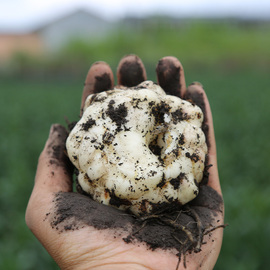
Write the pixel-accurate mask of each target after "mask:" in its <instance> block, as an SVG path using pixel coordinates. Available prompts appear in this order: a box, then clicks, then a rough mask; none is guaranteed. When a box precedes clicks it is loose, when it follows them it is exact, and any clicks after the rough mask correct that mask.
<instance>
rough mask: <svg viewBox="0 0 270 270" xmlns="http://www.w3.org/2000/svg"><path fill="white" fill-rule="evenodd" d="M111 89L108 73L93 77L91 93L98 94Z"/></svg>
mask: <svg viewBox="0 0 270 270" xmlns="http://www.w3.org/2000/svg"><path fill="white" fill-rule="evenodd" d="M111 88H112V81H111V77H110V74H109V73H104V74H103V75H101V76H96V77H95V85H94V92H93V93H100V92H103V91H107V90H109V89H111Z"/></svg>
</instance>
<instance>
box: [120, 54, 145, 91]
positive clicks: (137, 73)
mask: <svg viewBox="0 0 270 270" xmlns="http://www.w3.org/2000/svg"><path fill="white" fill-rule="evenodd" d="M117 78H118V84H119V85H123V86H127V87H132V86H136V85H138V84H140V83H141V82H143V81H145V80H146V71H145V68H144V65H143V62H142V61H141V59H140V58H139V57H138V56H136V55H127V56H125V57H123V58H122V59H121V61H120V62H119V64H118V69H117Z"/></svg>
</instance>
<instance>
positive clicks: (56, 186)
mask: <svg viewBox="0 0 270 270" xmlns="http://www.w3.org/2000/svg"><path fill="white" fill-rule="evenodd" d="M66 138H67V131H66V130H65V128H64V127H63V126H61V125H58V124H55V125H52V127H51V129H50V134H49V138H48V140H47V142H46V145H45V147H44V149H43V151H42V153H41V155H40V157H39V162H38V166H37V172H36V178H35V189H38V190H42V193H46V192H60V191H62V192H69V191H72V170H73V169H72V168H73V167H72V165H71V163H70V161H69V159H68V157H67V155H66V147H65V142H66Z"/></svg>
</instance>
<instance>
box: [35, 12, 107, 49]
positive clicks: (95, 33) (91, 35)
mask: <svg viewBox="0 0 270 270" xmlns="http://www.w3.org/2000/svg"><path fill="white" fill-rule="evenodd" d="M110 29H111V25H110V23H109V22H107V21H105V20H103V19H102V18H100V17H98V16H96V15H94V14H92V13H90V12H88V11H85V10H77V11H75V12H73V13H71V14H68V15H66V16H64V17H61V18H59V19H56V20H54V21H52V22H50V23H48V24H45V25H43V26H42V27H39V28H37V29H36V30H35V31H34V32H35V33H36V34H37V35H38V36H39V37H40V38H41V40H42V42H43V44H44V46H45V49H48V50H50V51H55V50H58V49H60V48H62V47H63V46H64V45H66V44H67V43H68V42H70V41H72V40H83V41H87V42H91V41H92V40H94V39H98V38H101V37H104V36H105V35H106V34H107V33H108V31H109V30H110Z"/></svg>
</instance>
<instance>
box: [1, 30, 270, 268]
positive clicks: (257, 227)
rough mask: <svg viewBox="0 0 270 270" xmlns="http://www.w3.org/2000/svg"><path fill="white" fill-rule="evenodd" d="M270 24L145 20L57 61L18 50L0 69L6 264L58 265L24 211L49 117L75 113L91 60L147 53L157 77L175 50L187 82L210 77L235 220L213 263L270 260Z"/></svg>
mask: <svg viewBox="0 0 270 270" xmlns="http://www.w3.org/2000/svg"><path fill="white" fill-rule="evenodd" d="M269 29H270V28H269V27H259V28H258V27H251V28H249V29H247V28H246V27H236V26H224V25H220V26H216V25H214V26H210V25H206V26H204V27H202V26H201V25H193V26H192V27H190V28H189V29H185V30H181V31H178V30H175V29H174V30H168V31H165V30H164V29H159V30H155V31H153V32H151V31H150V30H149V29H148V30H145V31H143V32H142V33H137V34H136V35H133V36H132V37H130V36H129V35H127V34H125V33H124V32H121V33H115V34H114V36H111V37H108V39H107V40H105V41H102V42H100V43H96V44H90V45H86V44H82V43H80V42H74V43H73V44H71V45H70V46H68V48H67V49H66V50H65V51H63V52H62V54H61V55H59V58H58V59H57V61H56V60H55V62H54V63H44V60H38V61H37V60H35V61H33V60H31V61H30V64H29V61H28V60H27V61H26V60H25V59H23V60H22V59H21V58H20V59H19V60H18V59H17V60H18V62H17V63H15V64H17V67H20V69H18V68H17V69H16V72H15V71H12V72H13V73H12V72H11V73H9V74H13V77H11V76H10V75H9V76H6V77H5V78H2V79H0V93H1V98H0V115H1V118H0V119H1V128H0V130H1V142H0V153H1V162H0V181H1V188H0V213H1V214H0V215H1V219H0V269H5V270H6V269H20V270H21V269H22V270H24V269H41V270H42V269H58V267H57V265H56V264H55V263H54V262H53V261H52V259H51V258H50V256H49V255H48V254H47V253H46V251H45V249H44V248H43V247H42V246H41V245H40V243H39V242H38V241H37V240H36V239H35V237H34V236H33V235H32V234H31V233H30V232H29V230H28V228H27V227H26V225H25V221H24V212H25V208H26V205H27V201H28V198H29V196H30V194H31V189H32V187H33V181H34V175H35V169H36V164H37V159H38V156H39V153H40V151H41V150H42V147H43V145H44V143H45V141H46V138H47V136H48V132H49V128H50V125H51V124H52V123H62V124H65V119H66V118H67V119H69V120H77V119H78V115H79V106H80V98H81V97H80V94H81V90H82V87H83V81H84V77H85V75H86V72H87V68H88V67H89V66H90V64H91V63H92V62H94V61H97V60H105V61H108V62H109V63H110V64H111V65H112V67H113V68H114V70H115V69H116V65H117V62H118V61H119V60H120V57H122V56H123V55H124V54H126V53H136V54H138V55H139V56H140V57H141V58H142V60H143V61H144V62H145V63H146V68H147V72H148V74H149V79H152V80H156V79H155V77H154V69H155V65H156V62H157V61H158V59H159V58H161V57H162V56H165V55H175V56H177V57H179V59H180V60H181V61H182V63H183V65H184V67H185V74H186V81H187V84H189V83H192V82H193V81H200V82H201V83H202V84H203V85H204V88H205V90H206V92H207V95H208V97H209V100H210V103H211V107H212V111H213V117H214V125H215V133H216V140H217V150H218V163H219V173H220V180H221V185H222V190H223V194H224V200H225V208H226V217H225V222H226V223H228V224H229V226H228V227H227V228H226V229H225V233H224V242H223V247H222V251H221V254H220V257H219V260H218V263H217V265H216V267H215V269H217V270H221V269H222V270H225V269H234V270H242V269H243V270H254V269H260V270H261V269H268V268H269V265H270V256H269V254H268V249H269V239H270V238H269V237H270V214H269V213H270V196H269V194H270V180H268V177H269V175H270V156H269V153H270V143H269V134H270V125H269V122H270V106H269V105H268V103H269V102H270V86H269V85H270V79H269V74H270V50H269V48H270V37H269ZM69 57H70V58H69ZM63 59H65V60H66V62H65V61H64V60H63ZM80 59H81V62H82V63H80V62H79V61H80ZM85 59H86V60H85ZM86 62H88V63H86ZM78 63H79V64H78ZM24 65H25V69H24ZM87 65H88V66H87ZM71 67H73V69H72V68H71ZM74 67H77V69H76V72H75V75H74V72H73V70H74ZM61 68H62V69H61ZM60 69H61V70H60ZM52 70H53V71H52ZM55 70H58V71H59V72H58V73H57V76H53V73H54V71H55ZM22 71H23V72H22ZM32 71H33V74H34V75H33V77H31V76H30V75H31V72H32ZM9 72H10V71H9ZM71 72H73V73H72V74H73V75H74V76H73V77H72V76H70V73H71ZM41 73H42V76H41V75H40V74H41Z"/></svg>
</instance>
